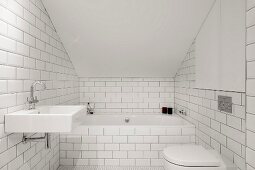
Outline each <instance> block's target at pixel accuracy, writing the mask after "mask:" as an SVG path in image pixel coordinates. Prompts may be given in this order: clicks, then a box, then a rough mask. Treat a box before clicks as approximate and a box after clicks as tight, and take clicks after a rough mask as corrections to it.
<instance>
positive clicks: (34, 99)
mask: <svg viewBox="0 0 255 170" xmlns="http://www.w3.org/2000/svg"><path fill="white" fill-rule="evenodd" d="M37 84H39V85H41V86H42V87H43V90H45V89H46V84H45V83H44V82H41V81H35V82H34V83H33V84H32V85H31V87H30V98H27V102H28V104H29V107H28V109H29V110H32V109H35V104H36V103H38V102H39V100H38V99H37V96H34V91H35V87H36V85H37Z"/></svg>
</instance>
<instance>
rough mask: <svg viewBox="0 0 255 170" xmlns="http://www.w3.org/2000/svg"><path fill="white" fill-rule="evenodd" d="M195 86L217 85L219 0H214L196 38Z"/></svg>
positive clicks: (210, 86) (213, 87)
mask: <svg viewBox="0 0 255 170" xmlns="http://www.w3.org/2000/svg"><path fill="white" fill-rule="evenodd" d="M195 55H196V59H195V60H196V86H197V87H198V88H206V89H215V88H218V87H219V82H218V77H219V69H220V66H219V60H220V58H219V56H220V1H216V3H215V4H214V6H213V8H212V10H211V12H210V13H209V15H208V17H207V19H206V20H205V22H204V24H203V26H202V28H201V30H200V32H199V34H198V36H197V38H196V47H195Z"/></svg>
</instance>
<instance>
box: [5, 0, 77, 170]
mask: <svg viewBox="0 0 255 170" xmlns="http://www.w3.org/2000/svg"><path fill="white" fill-rule="evenodd" d="M34 80H41V81H44V82H45V83H46V84H47V89H46V90H45V91H37V92H36V95H37V96H38V98H39V100H40V103H39V104H78V103H79V81H78V77H77V76H76V73H75V70H74V68H73V65H72V63H71V62H70V59H69V57H68V55H67V53H66V51H65V49H64V47H63V45H62V43H61V41H60V39H59V37H58V35H57V33H56V30H55V29H54V26H53V24H52V23H51V20H50V17H49V16H48V14H47V11H46V10H45V8H44V6H43V4H42V2H41V0H1V1H0V101H1V102H0V169H1V170H15V169H22V170H29V169H33V170H36V169H38V170H41V169H50V170H53V169H57V168H58V166H59V156H60V155H59V135H58V134H51V142H52V149H49V150H46V149H44V142H28V143H26V144H23V143H22V142H21V138H22V136H21V134H6V133H4V115H5V114H8V113H11V112H14V111H18V110H21V109H23V108H26V107H27V106H26V105H25V103H26V100H27V97H28V96H29V88H30V85H31V84H32V82H33V81H34ZM38 90H39V88H38Z"/></svg>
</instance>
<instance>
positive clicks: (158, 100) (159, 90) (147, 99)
mask: <svg viewBox="0 0 255 170" xmlns="http://www.w3.org/2000/svg"><path fill="white" fill-rule="evenodd" d="M87 102H91V104H92V105H94V106H95V114H100V113H101V114H102V113H110V114H116V113H141V114H142V113H144V114H154V113H156V114H160V113H161V107H163V106H165V107H173V106H174V79H173V78H121V77H120V78H80V103H81V104H84V105H86V104H87Z"/></svg>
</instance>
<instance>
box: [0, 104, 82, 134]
mask: <svg viewBox="0 0 255 170" xmlns="http://www.w3.org/2000/svg"><path fill="white" fill-rule="evenodd" d="M84 116H86V107H85V106H76V105H75V106H41V107H38V108H36V109H35V110H22V111H18V112H14V113H10V114H6V115H5V132H7V133H36V132H38V133H46V132H49V133H62V132H63V133H66V132H71V131H72V130H73V129H74V128H75V127H77V126H78V125H79V124H80V123H81V121H82V117H84Z"/></svg>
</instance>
